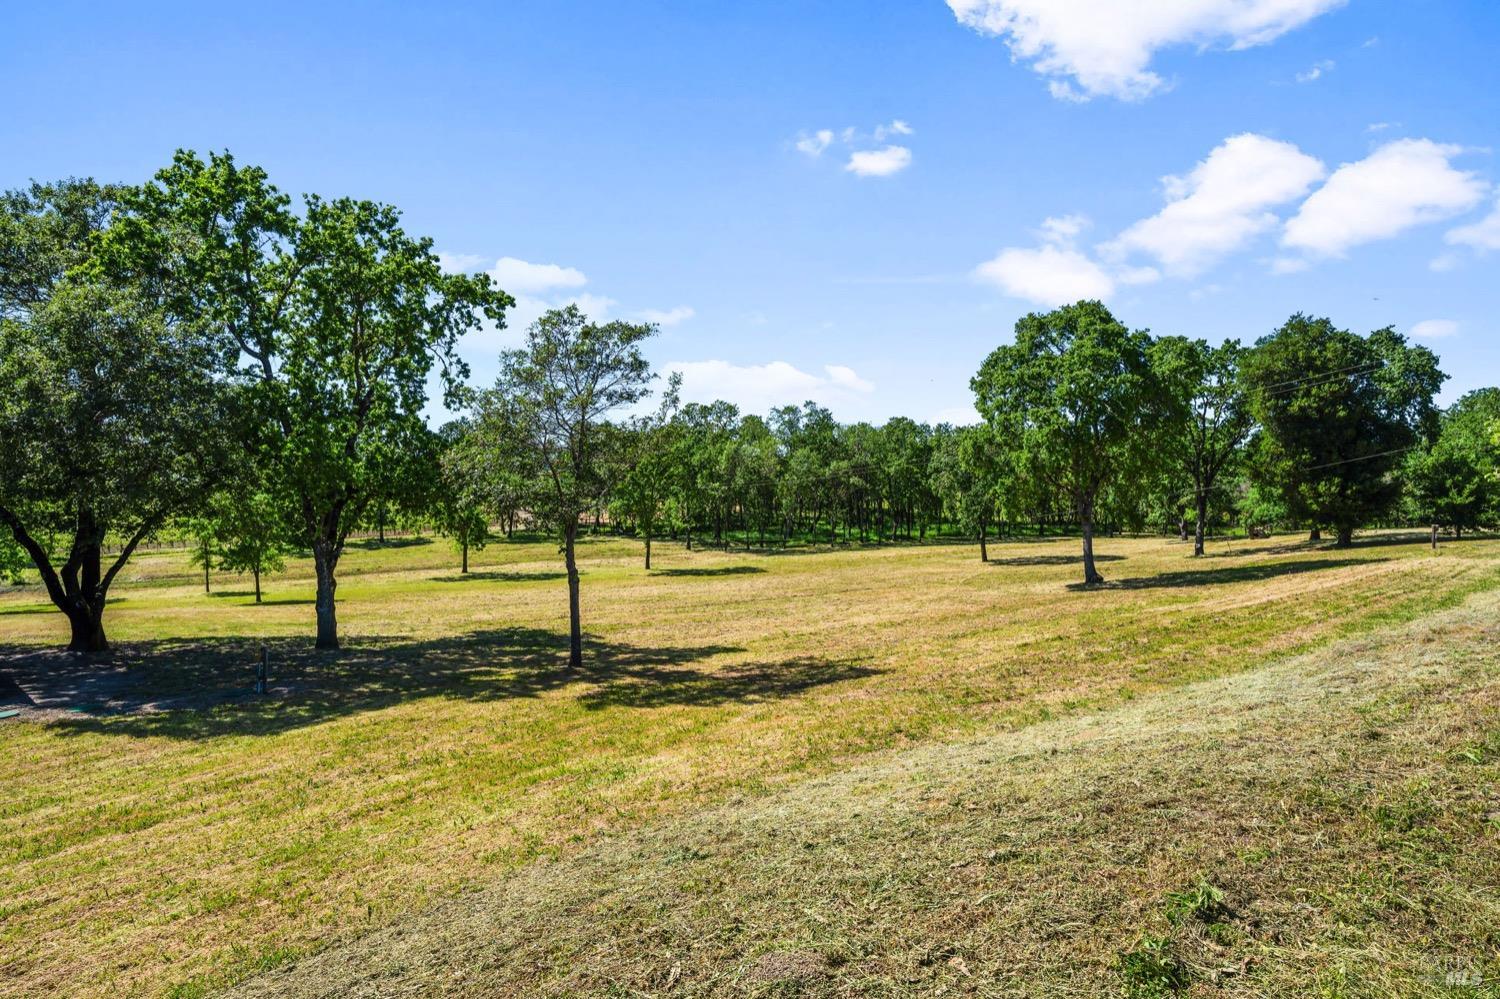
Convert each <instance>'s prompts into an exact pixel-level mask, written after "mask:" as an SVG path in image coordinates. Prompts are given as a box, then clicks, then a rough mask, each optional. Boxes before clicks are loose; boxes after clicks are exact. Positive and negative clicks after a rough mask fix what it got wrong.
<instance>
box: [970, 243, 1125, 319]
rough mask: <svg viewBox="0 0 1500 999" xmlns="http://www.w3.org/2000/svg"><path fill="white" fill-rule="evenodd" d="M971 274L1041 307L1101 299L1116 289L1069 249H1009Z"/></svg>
mask: <svg viewBox="0 0 1500 999" xmlns="http://www.w3.org/2000/svg"><path fill="white" fill-rule="evenodd" d="M974 273H975V275H976V276H977V277H979V278H980V279H981V280H983V281H988V282H989V283H990V284H993V285H995V286H996V287H998V288H999V289H1000V290H1001V291H1003V292H1005V293H1006V294H1007V295H1010V296H1011V297H1013V298H1024V299H1025V300H1027V301H1028V302H1035V303H1036V304H1037V305H1044V306H1053V305H1066V304H1067V303H1069V302H1076V301H1078V300H1079V299H1082V298H1098V299H1104V298H1108V297H1109V296H1110V295H1112V294H1114V290H1115V282H1114V279H1113V278H1111V277H1110V276H1109V275H1108V274H1107V273H1105V271H1104V269H1103V268H1102V267H1100V266H1099V265H1098V264H1097V263H1095V262H1094V261H1093V260H1090V259H1089V258H1088V257H1086V256H1084V255H1083V254H1082V253H1080V252H1078V251H1077V250H1075V249H1073V248H1072V247H1069V246H1056V245H1047V246H1039V247H1037V248H1035V249H1022V248H1019V247H1011V248H1010V249H1006V250H1001V251H1000V254H999V256H997V257H995V259H993V260H989V261H986V262H985V263H982V264H980V265H979V267H978V268H976V269H975V272H974Z"/></svg>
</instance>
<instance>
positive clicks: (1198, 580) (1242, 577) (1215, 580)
mask: <svg viewBox="0 0 1500 999" xmlns="http://www.w3.org/2000/svg"><path fill="white" fill-rule="evenodd" d="M1387 561H1390V560H1389V559H1383V558H1325V559H1303V560H1301V561H1297V562H1265V563H1261V564H1259V565H1237V566H1230V567H1227V568H1223V569H1210V568H1203V569H1188V570H1184V571H1182V572H1159V573H1157V574H1156V575H1154V576H1139V577H1136V578H1134V579H1119V580H1106V581H1105V582H1103V583H1094V584H1092V585H1090V584H1086V583H1069V584H1068V589H1070V590H1157V589H1182V588H1187V587H1193V586H1218V585H1221V584H1226V583H1259V582H1265V581H1267V580H1271V579H1277V578H1279V577H1281V576H1295V575H1299V574H1301V573H1304V572H1317V571H1319V570H1321V569H1343V568H1347V567H1348V566H1353V565H1375V564H1377V563H1380V562H1387Z"/></svg>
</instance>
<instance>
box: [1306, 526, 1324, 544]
mask: <svg viewBox="0 0 1500 999" xmlns="http://www.w3.org/2000/svg"><path fill="white" fill-rule="evenodd" d="M1307 540H1308V541H1322V540H1323V532H1322V530H1321V529H1319V528H1316V527H1314V528H1313V529H1312V530H1311V531H1309V532H1308V535H1307Z"/></svg>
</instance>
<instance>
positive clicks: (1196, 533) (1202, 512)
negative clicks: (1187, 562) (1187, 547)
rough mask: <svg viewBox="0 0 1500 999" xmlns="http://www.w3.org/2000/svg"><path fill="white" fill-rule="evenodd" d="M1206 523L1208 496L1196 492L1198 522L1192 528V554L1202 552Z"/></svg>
mask: <svg viewBox="0 0 1500 999" xmlns="http://www.w3.org/2000/svg"><path fill="white" fill-rule="evenodd" d="M1207 523H1208V496H1207V495H1206V494H1204V493H1203V492H1202V490H1200V491H1199V492H1198V524H1197V526H1196V527H1195V528H1194V529H1193V555H1194V556H1198V555H1202V554H1203V535H1204V532H1205V530H1206V525H1207Z"/></svg>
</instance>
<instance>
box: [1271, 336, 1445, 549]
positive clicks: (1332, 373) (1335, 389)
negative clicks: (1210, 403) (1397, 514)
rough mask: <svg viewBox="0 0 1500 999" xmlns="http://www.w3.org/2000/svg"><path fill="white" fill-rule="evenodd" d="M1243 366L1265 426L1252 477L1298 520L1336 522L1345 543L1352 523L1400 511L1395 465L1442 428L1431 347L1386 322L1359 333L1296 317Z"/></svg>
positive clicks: (1438, 382)
mask: <svg viewBox="0 0 1500 999" xmlns="http://www.w3.org/2000/svg"><path fill="white" fill-rule="evenodd" d="M1244 371H1245V379H1246V387H1247V394H1248V397H1249V401H1250V407H1251V412H1252V414H1253V416H1254V418H1255V421H1256V423H1257V425H1258V427H1259V433H1258V437H1257V441H1256V445H1255V454H1254V464H1253V470H1254V474H1255V477H1256V479H1257V481H1259V482H1260V483H1261V484H1262V485H1264V486H1266V487H1268V488H1271V489H1274V490H1276V491H1278V492H1279V493H1280V495H1281V498H1282V501H1283V502H1284V503H1285V505H1286V508H1287V510H1288V512H1289V513H1290V514H1291V515H1292V516H1293V517H1296V518H1298V519H1299V520H1302V521H1304V522H1306V523H1308V524H1310V525H1312V526H1313V527H1318V526H1320V525H1322V526H1331V527H1332V528H1333V529H1334V530H1335V531H1336V532H1337V539H1338V544H1339V545H1348V544H1349V543H1350V540H1351V539H1352V537H1353V534H1354V530H1355V528H1357V527H1359V526H1361V525H1363V524H1367V523H1370V522H1371V521H1373V520H1375V519H1377V518H1379V517H1381V516H1383V515H1386V514H1387V513H1389V512H1390V511H1391V510H1392V509H1393V508H1394V506H1395V504H1396V502H1397V500H1398V499H1399V498H1400V495H1401V484H1400V481H1399V479H1398V478H1397V476H1396V475H1395V474H1394V473H1395V471H1396V469H1398V468H1399V467H1400V466H1401V464H1402V463H1403V462H1404V461H1405V455H1406V453H1407V452H1408V451H1410V450H1412V449H1413V448H1415V447H1417V446H1419V445H1421V444H1422V443H1423V442H1424V441H1426V440H1430V439H1431V438H1432V437H1433V436H1435V434H1436V432H1437V428H1438V412H1437V409H1436V407H1435V406H1434V405H1433V397H1434V396H1435V395H1436V394H1437V391H1438V389H1439V388H1440V387H1441V386H1442V383H1443V380H1444V379H1445V378H1446V376H1445V375H1443V374H1442V372H1441V371H1439V370H1438V366H1437V358H1436V357H1435V356H1433V353H1432V352H1431V351H1430V350H1428V349H1427V348H1426V347H1420V346H1411V345H1408V344H1407V342H1406V339H1405V337H1403V336H1401V334H1399V333H1397V332H1396V331H1395V330H1393V329H1390V328H1387V329H1381V330H1376V331H1375V332H1373V333H1371V334H1370V335H1369V336H1368V337H1361V336H1358V335H1357V334H1354V333H1350V332H1349V331H1347V330H1341V329H1338V328H1337V327H1335V326H1334V325H1333V323H1332V322H1330V321H1329V320H1327V319H1313V318H1310V317H1308V316H1304V315H1295V316H1293V317H1292V318H1291V319H1289V320H1288V321H1287V322H1286V324H1285V325H1283V326H1282V327H1281V328H1280V329H1278V330H1277V331H1276V332H1274V333H1272V334H1271V335H1270V336H1267V337H1265V338H1264V339H1262V340H1261V341H1260V342H1259V343H1258V344H1257V345H1256V347H1255V349H1254V350H1253V351H1251V353H1250V354H1249V356H1247V357H1246V358H1245V361H1244Z"/></svg>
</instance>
